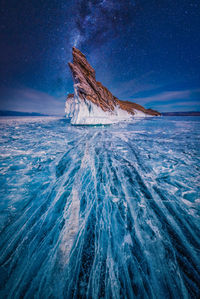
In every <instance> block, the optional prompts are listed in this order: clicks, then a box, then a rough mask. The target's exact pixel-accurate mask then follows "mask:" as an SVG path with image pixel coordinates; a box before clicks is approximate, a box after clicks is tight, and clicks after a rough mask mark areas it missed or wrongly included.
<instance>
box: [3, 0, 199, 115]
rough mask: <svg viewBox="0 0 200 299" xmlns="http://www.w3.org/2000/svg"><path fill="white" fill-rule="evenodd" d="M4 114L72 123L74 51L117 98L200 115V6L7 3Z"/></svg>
mask: <svg viewBox="0 0 200 299" xmlns="http://www.w3.org/2000/svg"><path fill="white" fill-rule="evenodd" d="M0 42H1V46H0V51H1V55H0V110H15V111H26V112H40V113H46V114H58V115H64V104H65V99H66V96H67V94H68V93H71V92H73V82H72V78H71V74H70V71H69V68H68V65H67V62H68V61H71V59H72V54H71V52H72V46H76V47H77V48H78V49H80V50H81V51H82V52H83V53H84V54H85V55H86V56H87V59H88V61H89V62H90V63H91V65H92V66H93V67H94V68H95V70H96V77H97V80H98V81H101V82H102V83H103V84H104V85H105V86H106V87H107V88H108V89H109V90H110V91H111V92H112V93H113V94H114V95H115V96H116V97H118V98H119V99H121V100H130V101H133V102H136V103H139V104H141V105H143V106H145V107H146V108H152V109H156V110H158V111H160V112H167V111H200V1H199V0H193V1H189V0H118V1H117V0H93V1H92V0H65V1H64V0H29V1H27V0H20V1H18V0H2V1H1V20H0Z"/></svg>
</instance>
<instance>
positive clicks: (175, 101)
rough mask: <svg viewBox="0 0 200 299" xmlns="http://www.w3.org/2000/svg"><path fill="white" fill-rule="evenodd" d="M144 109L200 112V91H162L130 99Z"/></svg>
mask: <svg viewBox="0 0 200 299" xmlns="http://www.w3.org/2000/svg"><path fill="white" fill-rule="evenodd" d="M132 100H133V101H135V102H137V103H140V104H141V105H145V107H147V108H149V107H151V108H154V109H158V110H160V111H161V112H164V111H175V110H176V111H177V109H178V110H179V111H181V108H183V109H184V110H200V89H187V90H175V91H164V92H160V93H157V94H155V95H151V96H148V97H137V98H134V97H132Z"/></svg>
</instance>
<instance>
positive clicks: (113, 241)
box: [0, 117, 200, 299]
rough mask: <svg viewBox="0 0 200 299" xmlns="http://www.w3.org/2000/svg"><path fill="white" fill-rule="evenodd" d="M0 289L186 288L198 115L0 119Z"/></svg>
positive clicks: (191, 281) (190, 270) (193, 264)
mask: <svg viewBox="0 0 200 299" xmlns="http://www.w3.org/2000/svg"><path fill="white" fill-rule="evenodd" d="M0 125H1V142H2V146H1V149H0V151H1V159H0V167H1V168H0V174H1V180H0V186H1V187H0V188H1V193H0V194H1V201H0V212H1V214H0V215H1V216H0V217H1V218H0V221H1V226H0V245H1V246H0V265H1V274H0V277H1V293H0V295H1V298H59V299H60V298H70V299H71V298H115V299H117V298H197V297H198V296H199V294H200V288H199V282H200V267H199V261H200V192H199V187H198V186H199V184H198V183H199V170H200V164H199V159H200V158H199V157H200V156H199V150H200V146H199V132H200V119H199V118H198V117H196V118H190V117H185V118H183V117H178V118H175V117H171V118H167V117H163V118H152V119H151V118H150V119H144V120H141V121H137V122H134V123H122V124H116V125H112V126H109V127H108V126H107V127H74V126H71V125H70V124H69V123H68V122H67V121H66V120H65V119H58V118H37V117H36V118H1V120H0Z"/></svg>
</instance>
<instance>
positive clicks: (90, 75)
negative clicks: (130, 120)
mask: <svg viewBox="0 0 200 299" xmlns="http://www.w3.org/2000/svg"><path fill="white" fill-rule="evenodd" d="M72 54H73V63H71V62H69V67H70V69H71V72H72V76H73V80H74V89H75V95H74V94H69V95H68V97H67V102H69V104H70V105H68V106H69V107H72V104H73V100H74V101H76V100H77V99H78V102H77V101H76V104H79V105H80V104H81V101H83V102H85V103H92V104H94V105H96V106H97V107H99V108H101V110H102V112H103V111H104V112H111V114H112V113H114V111H115V110H116V108H117V109H119V108H121V109H122V110H123V111H126V112H128V114H129V115H132V116H133V115H138V112H141V113H144V114H145V115H152V116H154V115H155V116H156V115H160V113H159V112H157V111H155V110H151V109H145V108H144V107H142V106H141V105H139V104H136V103H133V102H129V101H121V100H119V99H117V98H116V97H115V96H114V95H112V93H111V92H110V91H109V90H108V89H107V88H106V87H105V86H103V85H102V84H101V82H98V81H96V78H95V70H94V69H93V68H92V66H91V65H90V64H89V63H88V61H87V59H86V57H85V55H84V54H83V53H81V51H79V50H78V49H76V48H75V47H73V52H72ZM66 107H67V105H66ZM66 109H67V108H66ZM71 112H72V111H71Z"/></svg>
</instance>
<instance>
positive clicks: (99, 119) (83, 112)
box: [65, 89, 150, 125]
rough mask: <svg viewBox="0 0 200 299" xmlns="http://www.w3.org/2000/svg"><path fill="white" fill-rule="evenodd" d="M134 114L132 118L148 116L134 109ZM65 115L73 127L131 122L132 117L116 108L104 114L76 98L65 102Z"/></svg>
mask: <svg viewBox="0 0 200 299" xmlns="http://www.w3.org/2000/svg"><path fill="white" fill-rule="evenodd" d="M75 90H76V89H75ZM134 112H135V115H134V118H141V117H146V116H150V115H147V114H145V113H143V112H142V111H138V110H136V109H134ZM65 113H66V117H68V118H70V119H71V124H73V125H99V124H104V125H105V124H113V123H118V122H123V121H132V120H133V115H131V114H130V113H128V112H127V111H125V110H122V109H121V108H120V107H116V108H115V110H114V111H110V112H109V111H106V112H105V111H103V110H102V109H101V108H100V107H98V106H97V105H95V104H93V103H92V102H90V101H88V100H81V99H79V98H78V97H77V96H75V98H70V99H68V100H67V101H66V104H65Z"/></svg>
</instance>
